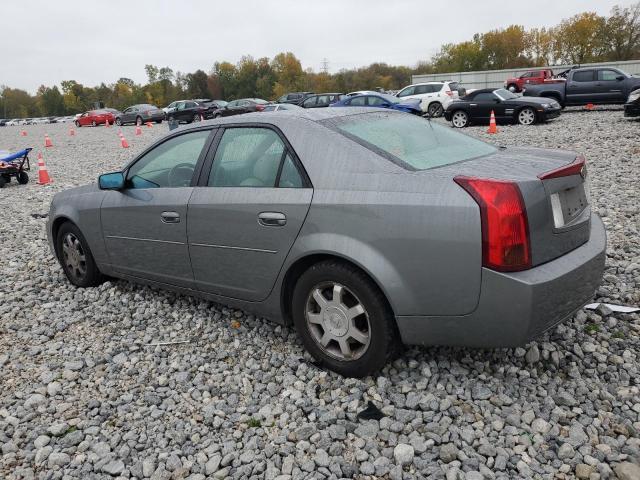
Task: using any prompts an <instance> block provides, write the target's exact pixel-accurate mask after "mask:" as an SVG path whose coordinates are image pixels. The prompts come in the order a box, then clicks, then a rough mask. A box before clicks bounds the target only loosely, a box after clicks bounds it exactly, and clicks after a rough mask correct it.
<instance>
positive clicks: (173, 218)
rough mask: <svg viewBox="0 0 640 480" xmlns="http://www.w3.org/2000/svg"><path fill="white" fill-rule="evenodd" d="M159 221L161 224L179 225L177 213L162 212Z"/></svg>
mask: <svg viewBox="0 0 640 480" xmlns="http://www.w3.org/2000/svg"><path fill="white" fill-rule="evenodd" d="M160 219H161V220H162V222H163V223H180V214H179V213H178V212H162V213H161V214H160Z"/></svg>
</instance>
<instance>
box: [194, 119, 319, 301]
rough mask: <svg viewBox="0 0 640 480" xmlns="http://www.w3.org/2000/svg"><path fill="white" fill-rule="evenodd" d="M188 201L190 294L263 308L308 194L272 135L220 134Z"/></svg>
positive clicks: (259, 131)
mask: <svg viewBox="0 0 640 480" xmlns="http://www.w3.org/2000/svg"><path fill="white" fill-rule="evenodd" d="M200 184H201V185H202V186H201V187H198V188H196V189H195V191H194V192H193V195H192V196H191V200H190V201H189V221H188V226H187V235H188V238H189V251H190V254H191V264H192V267H193V273H194V279H195V288H197V289H199V290H202V291H205V292H209V293H214V294H217V295H222V296H226V297H232V298H238V299H242V300H248V301H261V300H264V299H265V298H266V297H267V296H268V295H269V293H270V292H271V290H272V288H273V286H274V284H275V281H276V279H277V277H278V274H279V272H280V269H281V268H282V264H283V263H284V260H285V259H286V257H287V254H288V253H289V250H290V249H291V246H292V245H293V242H294V241H295V239H296V238H297V236H298V233H299V232H300V228H301V227H302V224H303V223H304V220H305V218H306V215H307V212H308V210H309V205H310V203H311V197H312V196H313V190H312V188H311V186H310V184H309V183H308V181H307V180H306V176H305V175H304V172H303V171H302V169H301V168H300V166H299V163H298V161H297V159H296V158H295V157H294V155H293V153H292V152H291V151H290V150H289V149H288V148H287V146H286V145H285V142H284V141H283V138H282V137H281V136H280V134H279V133H278V132H276V131H275V130H272V129H270V128H266V127H265V128H262V127H234V128H227V129H226V130H225V131H224V133H223V134H222V138H221V139H220V143H219V146H218V148H217V151H216V153H215V157H214V160H213V166H212V168H211V171H210V173H209V175H208V178H206V179H202V180H201V183H200Z"/></svg>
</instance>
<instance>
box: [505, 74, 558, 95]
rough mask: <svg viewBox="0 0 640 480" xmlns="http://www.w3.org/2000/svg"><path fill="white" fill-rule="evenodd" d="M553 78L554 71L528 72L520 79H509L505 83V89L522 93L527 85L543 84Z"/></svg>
mask: <svg viewBox="0 0 640 480" xmlns="http://www.w3.org/2000/svg"><path fill="white" fill-rule="evenodd" d="M551 78H553V70H551V69H549V68H546V69H544V70H528V71H526V72H524V73H523V74H522V75H520V76H519V77H514V78H507V79H506V80H505V82H504V88H506V89H507V90H509V91H510V92H512V93H515V92H521V91H522V88H523V87H524V86H525V85H532V84H533V85H535V84H538V83H543V82H544V81H545V80H549V79H551Z"/></svg>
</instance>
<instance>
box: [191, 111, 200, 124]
mask: <svg viewBox="0 0 640 480" xmlns="http://www.w3.org/2000/svg"><path fill="white" fill-rule="evenodd" d="M200 119H201V117H200V115H198V114H197V113H194V114H193V117H191V122H192V123H193V122H199V121H200Z"/></svg>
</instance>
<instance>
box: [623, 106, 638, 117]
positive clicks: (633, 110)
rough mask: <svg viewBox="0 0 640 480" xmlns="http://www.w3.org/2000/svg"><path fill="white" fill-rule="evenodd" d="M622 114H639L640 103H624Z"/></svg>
mask: <svg viewBox="0 0 640 480" xmlns="http://www.w3.org/2000/svg"><path fill="white" fill-rule="evenodd" d="M624 116H625V117H637V116H640V103H625V104H624Z"/></svg>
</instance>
